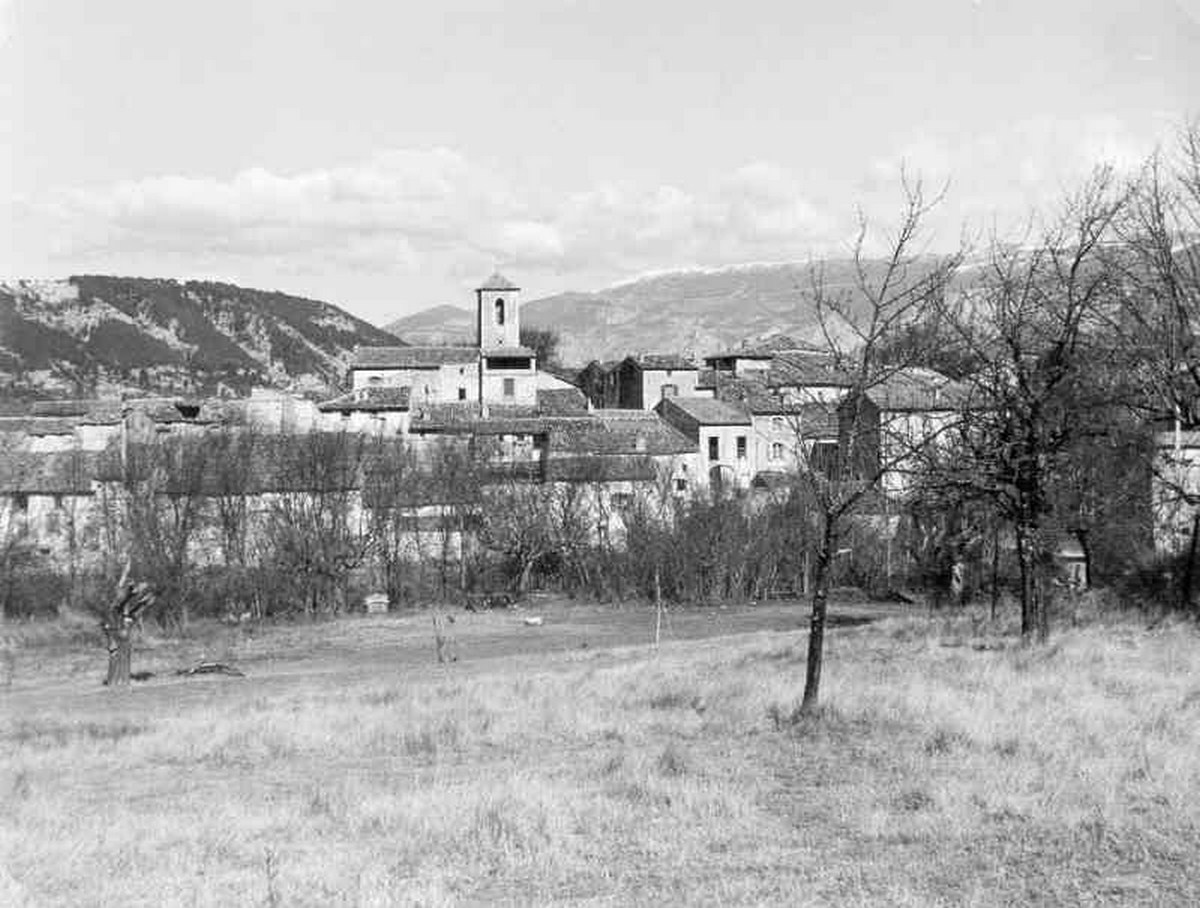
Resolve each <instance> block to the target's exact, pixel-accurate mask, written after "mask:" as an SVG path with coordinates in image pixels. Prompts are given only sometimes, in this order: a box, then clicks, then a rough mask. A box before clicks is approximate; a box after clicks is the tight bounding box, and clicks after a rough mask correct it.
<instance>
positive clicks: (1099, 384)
mask: <svg viewBox="0 0 1200 908" xmlns="http://www.w3.org/2000/svg"><path fill="white" fill-rule="evenodd" d="M1124 203H1125V194H1124V193H1123V192H1122V190H1121V188H1120V187H1119V186H1118V185H1117V183H1116V180H1115V179H1114V177H1113V174H1112V172H1111V171H1110V170H1100V171H1097V172H1096V173H1095V174H1094V175H1093V176H1092V177H1091V178H1090V179H1089V180H1088V181H1087V183H1086V184H1085V185H1084V186H1083V187H1082V188H1081V189H1080V190H1079V191H1078V192H1076V193H1074V194H1073V195H1071V196H1070V197H1069V198H1067V200H1066V201H1065V203H1064V205H1063V206H1062V208H1061V210H1060V211H1059V212H1058V213H1057V215H1056V216H1055V217H1054V218H1053V219H1052V220H1051V221H1050V222H1049V224H1048V225H1047V226H1046V227H1045V228H1044V229H1042V230H1041V231H1040V232H1039V234H1038V235H1037V236H1036V237H1035V238H1034V240H1033V241H1032V242H1023V243H1019V244H1008V243H1001V242H999V241H993V242H992V244H991V246H990V249H989V254H988V256H987V257H986V261H985V264H983V265H982V266H981V267H980V268H979V269H978V270H977V271H976V272H975V273H974V275H973V279H972V280H970V281H969V282H967V283H966V286H965V287H963V288H962V290H961V292H959V293H956V294H955V295H954V296H953V297H952V298H947V301H946V306H945V309H944V317H945V322H946V324H947V325H948V326H949V327H950V330H952V331H953V333H954V334H955V336H956V337H957V340H958V341H959V342H960V343H962V344H963V345H964V346H965V347H966V348H967V349H969V351H970V353H971V356H972V358H973V359H974V360H975V361H976V362H977V363H978V364H979V365H978V367H977V368H976V369H975V370H974V371H972V372H971V373H970V374H969V375H968V376H967V377H966V379H965V380H966V382H967V383H968V385H969V386H970V388H971V400H970V405H969V406H968V407H967V409H966V410H965V412H964V418H963V421H962V424H961V432H960V433H959V434H958V438H957V441H958V447H957V449H956V450H955V451H954V453H953V454H952V455H951V456H949V457H946V458H944V459H943V461H942V470H943V473H942V477H941V480H942V482H943V483H945V484H948V485H951V486H956V487H957V488H958V489H959V491H960V493H961V494H962V495H964V496H969V497H986V498H988V499H989V500H991V501H992V502H993V503H994V505H995V506H996V507H997V508H998V510H999V511H1000V512H1001V513H1002V514H1003V515H1004V516H1005V517H1006V518H1007V520H1008V522H1009V523H1010V525H1011V526H1012V527H1013V531H1014V535H1015V541H1016V550H1017V558H1018V563H1019V570H1020V577H1021V634H1022V636H1023V637H1024V638H1026V639H1032V638H1035V637H1036V638H1037V639H1038V640H1039V641H1045V640H1046V639H1047V637H1048V635H1049V629H1050V623H1049V601H1048V597H1049V595H1050V587H1049V583H1048V581H1049V578H1050V569H1051V565H1052V562H1053V554H1054V548H1055V546H1056V544H1057V539H1056V538H1055V537H1056V534H1057V533H1058V532H1059V530H1060V529H1061V527H1060V525H1059V523H1058V521H1057V520H1051V514H1052V511H1053V507H1052V504H1053V494H1052V492H1053V489H1054V486H1055V483H1056V482H1058V481H1059V480H1060V479H1061V478H1062V476H1063V472H1064V470H1065V469H1066V467H1067V466H1068V464H1069V463H1070V454H1071V451H1072V450H1073V448H1074V446H1075V445H1076V443H1077V442H1078V441H1079V439H1080V437H1081V435H1082V434H1083V433H1085V432H1090V431H1095V428H1096V426H1097V424H1098V422H1099V421H1103V420H1104V419H1106V418H1107V412H1108V410H1110V409H1111V406H1112V403H1113V393H1114V389H1113V387H1111V386H1108V385H1107V381H1108V380H1109V379H1112V378H1113V375H1111V374H1110V373H1108V372H1106V371H1105V370H1103V369H1101V370H1098V369H1096V368H1094V366H1095V364H1096V363H1097V362H1104V361H1105V357H1106V356H1107V354H1106V344H1107V343H1108V339H1109V334H1110V332H1108V331H1107V330H1106V325H1107V323H1108V320H1109V319H1110V318H1111V317H1112V315H1113V312H1114V307H1115V306H1116V305H1117V302H1118V299H1119V282H1118V281H1116V280H1115V279H1114V274H1113V271H1112V269H1111V268H1110V267H1108V263H1107V261H1106V258H1105V250H1106V244H1107V243H1109V242H1110V241H1112V240H1113V239H1114V238H1115V233H1114V226H1115V222H1116V219H1117V216H1118V214H1119V213H1120V212H1121V211H1122V209H1123V205H1124Z"/></svg>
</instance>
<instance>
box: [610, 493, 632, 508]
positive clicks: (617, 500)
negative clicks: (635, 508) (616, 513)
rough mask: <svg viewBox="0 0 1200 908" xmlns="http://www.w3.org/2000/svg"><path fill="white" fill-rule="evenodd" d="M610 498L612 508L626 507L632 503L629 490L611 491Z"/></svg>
mask: <svg viewBox="0 0 1200 908" xmlns="http://www.w3.org/2000/svg"><path fill="white" fill-rule="evenodd" d="M610 500H611V501H612V505H613V507H614V508H627V507H629V506H630V505H632V504H633V495H632V494H631V493H629V492H613V493H612V498H611V499H610Z"/></svg>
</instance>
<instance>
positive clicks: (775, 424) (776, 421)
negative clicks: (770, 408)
mask: <svg viewBox="0 0 1200 908" xmlns="http://www.w3.org/2000/svg"><path fill="white" fill-rule="evenodd" d="M771 428H772V429H774V430H775V431H776V432H782V431H783V429H784V425H783V417H782V416H772V417H771Z"/></svg>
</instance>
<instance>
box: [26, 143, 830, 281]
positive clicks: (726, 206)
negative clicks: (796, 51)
mask: <svg viewBox="0 0 1200 908" xmlns="http://www.w3.org/2000/svg"><path fill="white" fill-rule="evenodd" d="M23 208H24V209H25V213H27V214H28V215H29V221H30V223H31V224H38V223H40V224H41V233H42V234H43V235H44V236H46V237H53V238H54V240H53V247H52V248H49V247H48V248H49V254H50V255H52V256H53V257H55V258H59V259H67V260H73V259H79V258H85V259H86V258H88V257H89V256H95V255H101V254H102V255H103V257H104V258H105V260H106V261H109V260H112V259H113V258H114V257H117V258H119V257H120V256H121V255H122V254H128V255H129V257H130V258H133V257H137V258H139V259H140V258H144V257H145V256H147V255H154V254H158V255H161V256H170V257H173V258H185V259H186V258H188V257H191V258H193V259H194V260H196V261H200V260H203V261H212V260H214V259H215V260H222V261H235V260H238V259H255V260H258V261H261V260H263V259H267V258H269V259H272V260H276V261H278V262H280V263H281V265H282V264H286V263H288V262H289V261H290V262H291V264H290V265H289V266H288V267H289V269H291V270H296V269H302V270H303V269H307V268H309V267H311V266H313V263H327V264H329V265H330V266H335V267H337V268H341V269H347V270H354V271H359V272H371V271H381V272H405V271H409V272H411V271H414V270H416V269H418V268H420V269H438V270H440V271H441V272H442V273H443V274H445V275H453V276H458V275H461V274H462V273H463V272H464V271H466V270H468V269H475V270H478V269H481V268H483V269H490V268H491V267H494V266H496V265H504V266H506V267H515V268H522V269H525V268H528V269H544V270H548V271H554V272H557V273H569V272H572V271H590V272H593V273H594V272H596V271H598V270H600V271H603V270H607V271H609V272H611V273H613V274H614V275H615V276H623V275H625V274H628V273H630V272H637V271H642V270H646V269H650V268H664V267H675V266H686V265H695V264H701V265H704V264H709V265H712V264H725V263H733V262H739V261H744V260H746V259H747V258H755V259H760V258H764V257H767V258H789V257H797V256H803V255H804V254H806V252H807V251H808V250H807V247H808V246H809V245H811V244H812V243H814V242H818V241H821V240H823V239H824V237H823V236H822V234H823V232H824V231H826V230H827V229H828V227H829V221H828V219H827V218H825V217H824V216H823V215H822V214H821V213H820V212H819V211H818V210H817V207H816V206H815V205H814V204H813V203H812V202H811V201H809V200H807V199H806V197H805V196H804V194H803V193H802V191H801V187H800V186H799V184H798V182H797V180H796V178H795V177H794V176H792V175H791V174H789V173H788V172H787V171H786V170H785V169H783V168H781V167H779V166H777V165H774V164H771V163H768V162H755V163H751V164H749V165H747V166H745V167H742V168H740V169H738V170H736V171H734V172H732V173H730V174H726V175H724V176H720V177H718V178H716V179H714V180H713V181H712V182H711V183H710V184H709V185H707V186H701V187H697V188H692V189H684V188H682V187H679V186H675V185H671V184H662V185H628V184H622V185H615V184H614V185H600V186H595V187H592V188H589V189H586V190H583V191H578V192H569V193H560V194H557V195H555V194H553V193H550V192H548V191H547V190H545V189H544V188H543V187H539V186H521V185H518V184H515V183H514V182H512V181H510V180H508V179H506V178H505V177H503V176H502V175H500V174H498V173H495V172H493V171H490V170H488V169H487V168H484V167H482V166H480V165H479V164H477V163H475V162H472V161H470V160H468V159H467V158H465V157H464V156H462V155H461V154H459V153H457V152H455V151H452V150H449V149H432V150H393V151H387V152H384V153H381V154H378V155H375V156H373V157H371V158H369V159H366V160H364V161H361V162H358V163H355V164H351V165H347V166H342V167H334V168H326V169H314V170H308V171H302V172H298V173H294V174H280V173H275V172H272V171H270V170H266V169H263V168H253V169H249V170H245V171H241V172H239V173H236V174H234V175H233V176H231V177H229V178H226V179H218V178H216V177H211V176H186V175H178V174H175V175H162V176H153V177H147V178H144V179H140V180H130V181H123V182H120V183H116V184H113V185H109V186H101V187H86V188H69V189H61V190H58V191H55V192H52V193H50V194H49V195H47V196H44V197H41V198H38V199H32V200H29V199H27V200H25V201H24V203H23ZM50 242H51V241H50V240H47V243H50Z"/></svg>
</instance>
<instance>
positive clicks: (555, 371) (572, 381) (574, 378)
mask: <svg viewBox="0 0 1200 908" xmlns="http://www.w3.org/2000/svg"><path fill="white" fill-rule="evenodd" d="M538 368H539V369H540V370H541V371H543V372H545V373H547V374H548V375H553V376H554V377H555V378H558V379H562V380H563V381H565V382H566V383H567V384H569V385H575V386H576V387H578V386H579V374H580V373H581V372H582V371H583V369H574V368H571V367H569V366H558V365H555V364H554V363H547V364H546V365H539V366H538Z"/></svg>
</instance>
